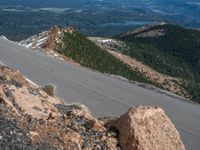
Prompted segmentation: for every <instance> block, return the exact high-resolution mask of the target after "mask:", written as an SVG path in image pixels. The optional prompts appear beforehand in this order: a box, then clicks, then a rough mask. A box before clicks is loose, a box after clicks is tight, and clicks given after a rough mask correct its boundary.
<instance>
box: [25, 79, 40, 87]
mask: <svg viewBox="0 0 200 150" xmlns="http://www.w3.org/2000/svg"><path fill="white" fill-rule="evenodd" d="M24 78H25V79H26V80H27V81H28V82H30V83H31V84H33V85H35V86H36V87H39V86H38V85H37V84H36V83H34V82H33V81H31V80H30V79H28V78H26V77H24Z"/></svg>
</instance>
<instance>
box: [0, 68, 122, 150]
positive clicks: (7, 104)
mask: <svg viewBox="0 0 200 150" xmlns="http://www.w3.org/2000/svg"><path fill="white" fill-rule="evenodd" d="M18 79H19V80H18ZM117 143H118V142H117V139H116V138H115V137H113V136H112V134H111V133H110V132H109V131H108V130H107V129H106V128H105V127H104V126H103V123H102V122H101V121H98V120H97V119H95V118H93V117H92V116H91V115H90V114H89V111H88V110H87V108H86V107H85V106H82V105H80V106H78V105H65V104H63V100H62V99H59V98H55V97H51V96H49V95H47V94H46V93H45V92H44V91H43V90H41V88H38V87H34V86H33V85H31V83H28V81H26V79H25V78H24V77H23V76H22V75H20V73H19V71H17V70H15V69H9V68H8V67H5V66H1V67H0V149H42V150H43V149H46V150H54V149H55V150H59V149H61V150H62V149H67V150H81V149H85V150H90V149H110V150H115V149H116V148H117Z"/></svg>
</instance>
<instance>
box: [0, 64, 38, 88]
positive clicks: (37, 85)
mask: <svg viewBox="0 0 200 150" xmlns="http://www.w3.org/2000/svg"><path fill="white" fill-rule="evenodd" d="M0 64H1V65H5V64H4V63H2V62H1V61H0ZM24 78H25V79H26V80H27V81H28V82H30V83H31V84H33V85H35V86H36V87H39V86H38V85H37V84H36V83H34V82H33V81H31V80H30V79H28V78H27V77H24Z"/></svg>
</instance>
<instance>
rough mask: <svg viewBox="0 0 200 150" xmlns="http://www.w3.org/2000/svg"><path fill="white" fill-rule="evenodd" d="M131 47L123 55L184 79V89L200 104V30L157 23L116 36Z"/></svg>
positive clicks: (123, 50) (123, 51) (124, 50)
mask: <svg viewBox="0 0 200 150" xmlns="http://www.w3.org/2000/svg"><path fill="white" fill-rule="evenodd" d="M115 38H117V39H119V40H121V41H123V42H124V43H126V45H127V46H128V47H129V49H122V50H121V52H122V53H123V54H126V55H129V56H131V57H132V58H136V59H138V60H140V61H142V62H143V63H144V64H146V65H148V66H150V67H151V68H153V69H155V70H157V71H159V72H161V73H163V74H166V75H169V76H172V77H176V78H180V79H181V80H182V84H183V87H184V88H185V89H186V91H187V92H188V93H189V94H190V95H191V96H192V99H193V100H195V101H197V102H200V92H199V91H200V78H199V77H200V31H198V30H193V29H186V28H183V27H181V26H178V25H170V24H164V23H162V24H155V25H149V26H145V27H142V28H140V29H137V30H134V31H131V32H127V33H123V34H121V35H119V36H117V37H115Z"/></svg>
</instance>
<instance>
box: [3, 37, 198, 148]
mask: <svg viewBox="0 0 200 150" xmlns="http://www.w3.org/2000/svg"><path fill="white" fill-rule="evenodd" d="M0 61H1V62H2V63H4V64H5V65H8V66H11V67H14V68H16V69H19V70H20V71H21V72H22V73H23V74H24V75H25V76H26V77H27V78H29V79H30V80H32V81H33V82H35V83H37V84H39V85H45V84H49V83H51V84H54V85H55V86H56V88H57V96H59V97H63V98H65V101H66V103H83V104H85V105H86V106H88V107H89V109H90V110H91V112H92V114H93V115H94V116H97V117H101V116H117V115H120V114H122V113H124V112H126V111H127V110H128V109H129V108H130V107H131V106H138V105H153V106H154V105H156V106H160V107H162V108H163V109H164V110H165V111H166V113H167V114H168V115H169V117H170V118H171V120H172V121H173V123H174V124H175V126H176V127H177V129H178V130H179V132H180V133H181V136H182V139H183V142H184V144H185V146H186V148H187V149H188V150H200V106H199V105H197V104H196V105H195V104H190V103H187V102H185V101H183V100H179V99H178V98H173V97H170V96H167V95H164V94H161V93H157V92H154V91H151V90H148V89H145V88H142V87H140V86H137V85H136V84H132V83H129V82H127V81H123V80H120V79H118V78H115V77H111V76H108V75H104V74H101V73H98V72H94V71H91V70H88V69H86V68H83V67H80V66H77V65H73V64H68V63H66V62H64V61H61V60H58V59H54V58H51V57H48V56H46V55H44V54H43V53H41V52H39V51H33V50H30V49H27V48H24V47H22V46H20V45H19V44H17V43H14V42H11V41H8V40H6V39H4V38H0Z"/></svg>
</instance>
